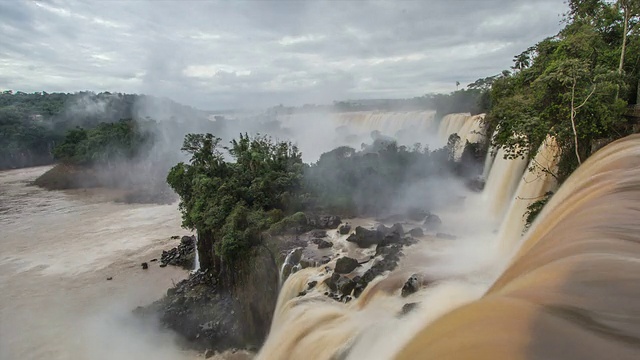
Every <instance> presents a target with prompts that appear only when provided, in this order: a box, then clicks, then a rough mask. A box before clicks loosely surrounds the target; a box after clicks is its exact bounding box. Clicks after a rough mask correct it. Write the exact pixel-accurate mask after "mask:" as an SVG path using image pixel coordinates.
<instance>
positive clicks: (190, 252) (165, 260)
mask: <svg viewBox="0 0 640 360" xmlns="http://www.w3.org/2000/svg"><path fill="white" fill-rule="evenodd" d="M195 252H196V237H195V236H183V237H182V238H181V240H180V244H179V245H178V246H176V247H174V248H172V249H170V250H167V251H163V252H162V256H160V263H161V264H160V267H166V266H167V265H173V266H180V267H182V268H184V269H187V270H191V269H193V267H194V262H195Z"/></svg>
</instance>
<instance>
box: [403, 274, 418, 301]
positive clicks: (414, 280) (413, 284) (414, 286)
mask: <svg viewBox="0 0 640 360" xmlns="http://www.w3.org/2000/svg"><path fill="white" fill-rule="evenodd" d="M419 289H420V279H418V275H416V274H413V275H411V277H410V278H409V280H407V282H405V283H404V285H403V286H402V292H401V295H402V297H407V296H409V295H411V294H413V293H415V292H416V291H418V290H419Z"/></svg>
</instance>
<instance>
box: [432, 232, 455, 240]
mask: <svg viewBox="0 0 640 360" xmlns="http://www.w3.org/2000/svg"><path fill="white" fill-rule="evenodd" d="M436 237H437V238H440V239H447V240H455V239H457V238H458V237H457V236H455V235H451V234H445V233H437V234H436Z"/></svg>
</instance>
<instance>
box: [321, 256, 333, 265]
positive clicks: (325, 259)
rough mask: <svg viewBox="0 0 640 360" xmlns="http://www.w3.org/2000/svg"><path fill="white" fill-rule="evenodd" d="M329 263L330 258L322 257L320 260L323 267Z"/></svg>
mask: <svg viewBox="0 0 640 360" xmlns="http://www.w3.org/2000/svg"><path fill="white" fill-rule="evenodd" d="M330 261H331V257H330V256H327V255H324V256H323V257H322V258H320V264H321V265H324V264H328V263H329V262H330Z"/></svg>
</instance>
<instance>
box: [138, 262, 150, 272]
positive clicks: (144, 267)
mask: <svg viewBox="0 0 640 360" xmlns="http://www.w3.org/2000/svg"><path fill="white" fill-rule="evenodd" d="M140 265H141V266H142V270H147V269H148V268H149V264H147V263H146V262H143V263H142V264H140Z"/></svg>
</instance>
